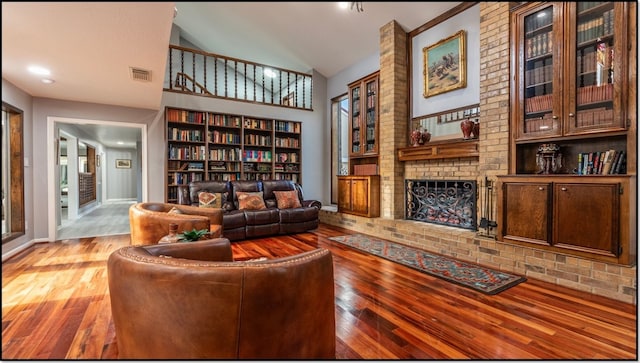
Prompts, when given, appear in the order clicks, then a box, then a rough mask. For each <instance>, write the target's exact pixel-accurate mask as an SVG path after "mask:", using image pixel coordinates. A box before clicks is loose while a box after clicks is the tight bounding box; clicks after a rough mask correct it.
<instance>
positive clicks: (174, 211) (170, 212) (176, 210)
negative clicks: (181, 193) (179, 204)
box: [167, 207, 184, 214]
mask: <svg viewBox="0 0 640 363" xmlns="http://www.w3.org/2000/svg"><path fill="white" fill-rule="evenodd" d="M167 213H169V214H184V212H183V211H181V210H180V209H178V208H176V207H172V208H171V209H169V211H168V212H167Z"/></svg>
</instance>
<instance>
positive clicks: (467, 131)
mask: <svg viewBox="0 0 640 363" xmlns="http://www.w3.org/2000/svg"><path fill="white" fill-rule="evenodd" d="M473 125H474V122H473V121H471V120H469V119H466V120H462V122H460V129H461V130H462V137H463V138H464V139H465V140H469V139H470V138H471V132H472V131H473Z"/></svg>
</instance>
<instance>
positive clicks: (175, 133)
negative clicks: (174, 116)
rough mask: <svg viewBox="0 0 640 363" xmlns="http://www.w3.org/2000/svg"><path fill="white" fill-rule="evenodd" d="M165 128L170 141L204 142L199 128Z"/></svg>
mask: <svg viewBox="0 0 640 363" xmlns="http://www.w3.org/2000/svg"><path fill="white" fill-rule="evenodd" d="M167 130H168V132H167V133H168V135H167V137H168V138H169V140H170V141H190V142H204V139H203V138H202V131H201V130H188V129H179V128H176V127H168V128H167Z"/></svg>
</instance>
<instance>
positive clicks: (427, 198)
mask: <svg viewBox="0 0 640 363" xmlns="http://www.w3.org/2000/svg"><path fill="white" fill-rule="evenodd" d="M476 200H477V199H476V181H475V180H413V179H407V180H405V206H406V208H405V212H406V216H405V219H410V220H415V221H421V222H428V223H436V224H443V225H447V226H452V227H458V228H464V229H471V230H474V231H476V230H477V229H478V227H477V224H476V214H477V210H476V209H477V208H476Z"/></svg>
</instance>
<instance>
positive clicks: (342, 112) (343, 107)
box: [331, 94, 349, 204]
mask: <svg viewBox="0 0 640 363" xmlns="http://www.w3.org/2000/svg"><path fill="white" fill-rule="evenodd" d="M348 116H349V96H348V95H347V94H344V95H342V96H339V97H336V98H334V99H333V100H331V155H332V157H331V170H332V173H331V174H332V176H331V204H338V175H348V174H349V145H348V144H349V123H348V120H349V117H348Z"/></svg>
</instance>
